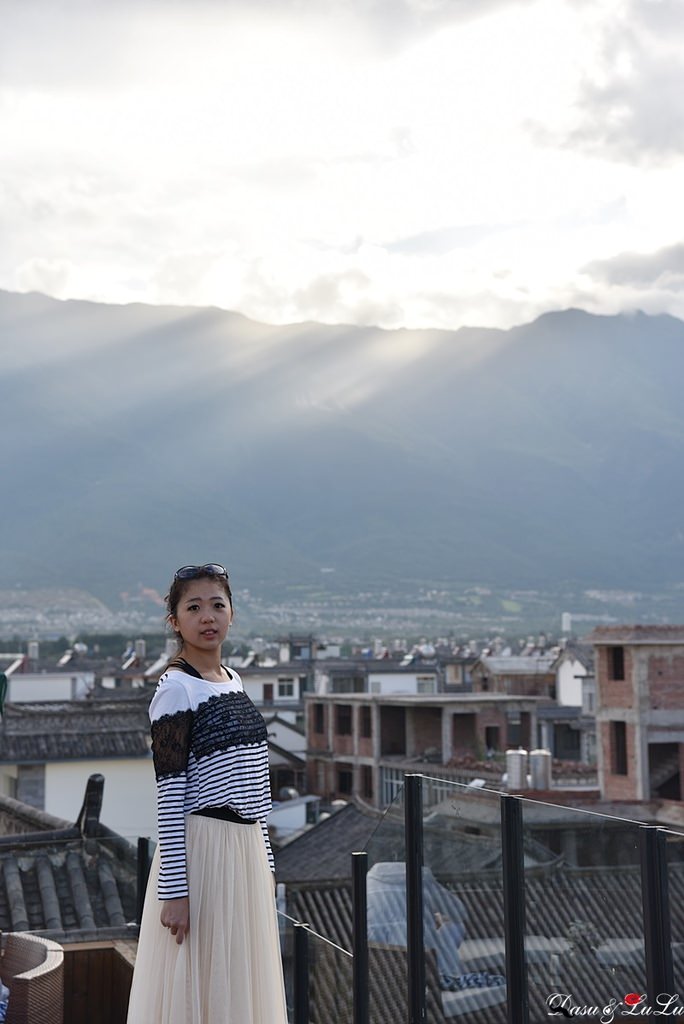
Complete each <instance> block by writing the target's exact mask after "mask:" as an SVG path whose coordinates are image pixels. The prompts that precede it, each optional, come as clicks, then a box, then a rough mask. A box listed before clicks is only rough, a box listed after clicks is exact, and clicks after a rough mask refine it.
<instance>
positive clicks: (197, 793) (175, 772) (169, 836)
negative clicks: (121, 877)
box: [150, 668, 273, 900]
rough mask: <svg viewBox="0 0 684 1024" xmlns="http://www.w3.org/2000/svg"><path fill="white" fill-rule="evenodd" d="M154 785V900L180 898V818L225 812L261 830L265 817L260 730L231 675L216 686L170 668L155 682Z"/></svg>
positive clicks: (183, 886) (264, 744)
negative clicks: (156, 828) (253, 822)
mask: <svg viewBox="0 0 684 1024" xmlns="http://www.w3.org/2000/svg"><path fill="white" fill-rule="evenodd" d="M150 721H151V723H152V756H153V758H154V770H155V775H156V778H157V816H158V824H159V855H160V868H159V887H158V893H157V894H158V896H159V899H160V900H168V899H175V898H177V897H179V896H187V895H188V880H187V869H186V856H185V816H186V814H191V813H192V812H193V811H198V810H201V809H202V808H205V807H227V808H230V809H231V810H233V811H236V812H237V813H238V814H240V815H241V816H242V817H244V818H253V819H256V820H258V821H259V824H260V825H261V830H262V832H263V836H264V843H265V844H266V852H267V854H268V860H269V864H270V865H271V869H273V854H272V852H271V844H270V842H269V838H268V831H267V828H266V820H265V819H266V815H267V814H268V813H269V811H270V810H271V791H270V785H269V777H268V741H267V733H266V724H265V722H264V720H263V718H262V716H261V715H260V714H259V712H258V711H257V709H256V708H255V706H254V704H253V703H252V701H251V700H250V699H249V697H248V696H247V694H246V693H245V692H244V689H243V686H242V681H241V679H240V677H239V676H238V675H237V673H236V672H233V671H232V670H231V679H230V680H226V681H225V682H221V683H213V682H209V680H206V679H197V678H195V677H194V676H191V675H188V674H187V673H185V672H183V671H181V670H180V669H177V668H172V669H169V670H168V671H167V672H165V673H164V675H163V676H162V677H161V679H160V680H159V684H158V686H157V689H156V691H155V694H154V697H153V698H152V701H151V703H150Z"/></svg>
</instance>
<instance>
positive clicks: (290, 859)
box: [275, 803, 380, 883]
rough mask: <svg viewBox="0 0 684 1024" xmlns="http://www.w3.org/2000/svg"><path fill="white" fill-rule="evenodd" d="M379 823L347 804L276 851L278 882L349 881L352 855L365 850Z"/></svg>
mask: <svg viewBox="0 0 684 1024" xmlns="http://www.w3.org/2000/svg"><path fill="white" fill-rule="evenodd" d="M379 821H380V815H379V814H377V813H365V812H361V811H360V810H359V809H358V808H357V807H356V805H355V804H351V803H349V804H347V806H346V807H343V808H342V810H340V811H337V812H336V813H335V814H333V815H331V816H330V817H329V818H326V819H325V820H324V821H321V822H320V823H319V824H318V825H316V826H315V827H314V828H312V829H309V831H308V832H304V833H303V834H302V835H301V836H298V837H297V839H293V840H292V842H291V843H287V844H286V845H285V846H283V847H282V848H281V849H280V850H278V851H276V854H275V864H276V877H277V879H278V881H279V882H286V883H290V882H303V881H306V882H321V881H324V882H330V881H340V880H342V879H348V878H350V877H351V861H350V857H351V854H352V852H353V851H355V850H363V849H364V848H365V846H366V843H367V842H368V840H369V838H370V836H371V834H372V832H373V831H374V829H375V827H376V825H377V824H378V822H379Z"/></svg>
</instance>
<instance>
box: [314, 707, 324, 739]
mask: <svg viewBox="0 0 684 1024" xmlns="http://www.w3.org/2000/svg"><path fill="white" fill-rule="evenodd" d="M313 731H314V732H315V733H318V735H319V736H320V735H322V734H323V733H324V732H325V709H324V707H323V705H322V704H314V706H313Z"/></svg>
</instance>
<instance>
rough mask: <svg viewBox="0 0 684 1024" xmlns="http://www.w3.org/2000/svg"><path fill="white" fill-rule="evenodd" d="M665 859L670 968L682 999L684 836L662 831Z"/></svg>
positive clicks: (683, 995)
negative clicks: (681, 908)
mask: <svg viewBox="0 0 684 1024" xmlns="http://www.w3.org/2000/svg"><path fill="white" fill-rule="evenodd" d="M663 831H664V833H665V851H666V858H667V887H668V896H669V911H670V933H671V936H672V968H673V974H674V986H673V987H674V991H675V992H676V993H678V994H679V995H680V997H681V998H682V999H684V914H682V913H681V911H680V907H684V835H683V834H682V833H681V832H672V831H671V830H670V829H667V830H665V829H664V830H663Z"/></svg>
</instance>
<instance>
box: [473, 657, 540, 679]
mask: <svg viewBox="0 0 684 1024" xmlns="http://www.w3.org/2000/svg"><path fill="white" fill-rule="evenodd" d="M556 660H557V658H556V655H555V654H543V655H539V656H537V657H522V656H519V655H510V657H501V658H497V657H494V658H491V657H483V658H480V664H481V665H483V666H484V667H485V668H486V669H488V670H489V671H490V672H494V673H495V674H496V675H524V676H532V675H547V674H548V673H549V672H552V671H553V666H554V663H555V662H556Z"/></svg>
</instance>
